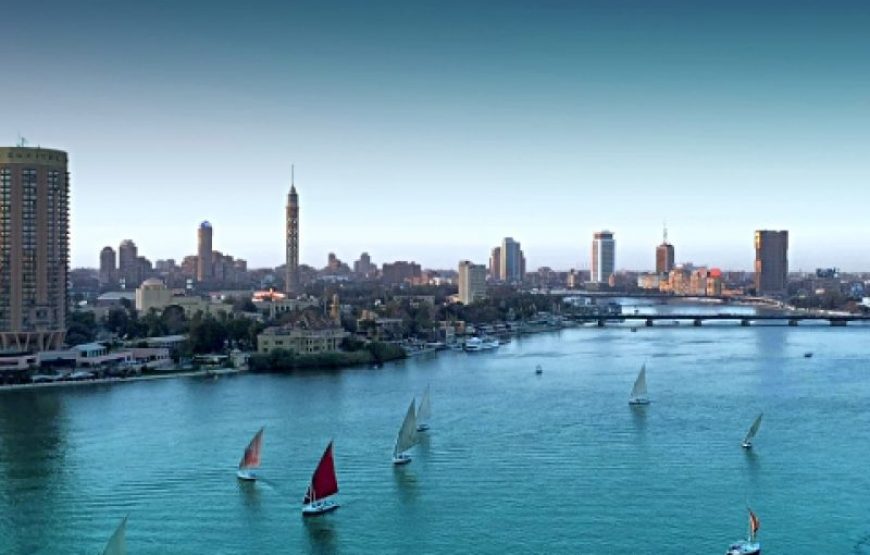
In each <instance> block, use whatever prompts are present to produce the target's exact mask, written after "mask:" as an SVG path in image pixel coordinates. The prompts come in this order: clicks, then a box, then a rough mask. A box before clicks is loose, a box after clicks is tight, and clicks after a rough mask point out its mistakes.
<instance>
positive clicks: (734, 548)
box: [725, 508, 761, 555]
mask: <svg viewBox="0 0 870 555" xmlns="http://www.w3.org/2000/svg"><path fill="white" fill-rule="evenodd" d="M747 510H748V511H749V537H748V538H746V539H745V540H740V541H739V542H735V543H732V544H731V547H729V548H728V551H726V552H725V555H761V544H760V543H758V542H757V541H756V540H755V536H756V535H757V534H758V528H759V527H760V526H761V522H760V521H759V520H758V517H757V516H755V513H753V512H752V509H749V508H747Z"/></svg>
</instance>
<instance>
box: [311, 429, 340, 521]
mask: <svg viewBox="0 0 870 555" xmlns="http://www.w3.org/2000/svg"><path fill="white" fill-rule="evenodd" d="M337 493H338V477H337V476H336V475H335V459H334V457H333V454H332V441H330V442H329V445H327V446H326V450H325V451H324V452H323V456H321V457H320V462H319V463H318V464H317V468H316V469H314V474H312V475H311V483H310V484H308V490H307V491H306V492H305V498H304V499H303V500H302V515H303V516H317V515H322V514H324V513H328V512H331V511H334V510H336V509H337V508H338V507H339V504H338V503H337V502H335V500H334V499H333V496H334V495H335V494H337Z"/></svg>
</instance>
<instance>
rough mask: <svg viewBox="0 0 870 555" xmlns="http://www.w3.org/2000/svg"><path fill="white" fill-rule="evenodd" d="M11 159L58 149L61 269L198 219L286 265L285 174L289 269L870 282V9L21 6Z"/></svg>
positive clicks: (7, 132) (829, 5) (171, 252)
mask: <svg viewBox="0 0 870 555" xmlns="http://www.w3.org/2000/svg"><path fill="white" fill-rule="evenodd" d="M0 26H2V32H0V51H2V52H3V53H4V56H3V63H2V75H3V77H2V79H0V144H4V145H12V144H14V143H15V142H16V141H17V138H18V136H19V134H20V135H21V136H24V137H26V138H27V140H28V141H29V142H30V143H31V144H34V145H35V144H39V145H41V146H43V147H51V148H59V149H63V150H66V151H67V152H69V154H70V160H71V161H70V171H71V174H72V187H71V226H72V227H71V241H72V264H73V266H96V265H97V263H98V253H99V250H100V249H101V248H102V247H103V246H105V245H112V246H114V247H115V248H117V245H118V244H120V242H121V241H122V240H123V239H133V240H134V241H135V242H136V243H137V245H138V246H139V251H140V254H142V255H145V256H147V257H148V258H150V259H151V260H152V261H153V260H157V259H162V258H174V259H176V260H180V259H181V258H183V256H185V255H187V254H193V253H195V249H196V228H197V226H198V224H199V223H200V222H201V221H203V220H208V221H210V222H211V223H212V225H213V226H214V245H215V249H217V250H220V251H222V252H224V253H227V254H231V255H233V256H236V257H239V258H244V259H247V260H248V262H249V266H250V267H262V266H274V265H278V264H281V263H283V256H284V247H283V241H284V204H285V202H286V195H287V192H288V189H289V185H290V165H291V164H295V167H296V172H295V175H296V187H297V189H298V191H299V195H300V204H301V211H300V212H301V214H300V220H301V230H300V237H301V241H300V242H301V261H302V262H303V263H307V264H311V265H314V266H317V267H322V266H324V265H325V264H326V258H327V253H329V252H334V253H335V254H336V255H338V256H339V257H340V258H341V259H343V260H345V261H347V262H352V261H353V260H354V259H356V258H357V257H358V256H359V254H360V253H361V252H362V251H367V252H369V253H370V254H371V256H372V258H373V260H374V261H375V262H377V263H382V262H385V261H391V260H408V259H412V260H416V261H418V262H420V263H422V264H423V265H424V267H435V268H445V267H455V265H456V263H457V261H458V260H460V259H471V260H474V261H477V262H480V263H485V262H486V261H487V258H488V256H489V250H490V248H491V247H493V246H495V245H497V244H498V243H499V242H500V241H501V238H502V237H505V236H511V237H514V238H515V239H517V240H519V241H520V242H521V243H522V246H523V249H524V251H525V254H526V257H527V259H528V267H529V268H530V269H533V268H537V267H539V266H544V265H546V266H551V267H553V268H556V269H568V268H578V269H588V268H589V266H590V262H589V258H590V250H591V239H592V233H593V232H594V231H596V230H601V229H609V230H611V231H613V232H614V233H615V236H616V241H617V267H618V268H620V269H637V270H645V269H651V268H652V267H654V263H655V259H654V249H655V245H656V244H658V243H659V242H661V236H662V226H663V223H664V222H665V221H666V222H667V226H668V230H669V238H670V240H671V242H672V243H674V245H675V247H676V259H677V261H678V262H694V263H695V264H708V265H711V266H718V267H722V268H729V269H750V268H751V266H752V260H753V232H754V230H755V229H788V230H789V231H790V243H791V249H790V261H791V269H793V270H797V269H803V270H811V269H813V268H815V267H823V266H824V267H827V266H836V267H840V268H842V269H844V270H870V256H868V253H870V248H868V238H870V224H868V223H867V210H868V207H870V32H868V29H870V4H868V3H867V2H838V1H825V2H822V1H818V2H807V1H801V0H793V1H789V2H779V1H770V2H764V1H754V2H744V1H740V0H738V1H728V2H716V1H684V2H671V1H667V2H665V1H655V0H639V1H622V0H602V1H583V0H577V1H560V0H542V1H538V2H517V1H511V0H503V1H499V2H485V1H478V0H465V1H458V2H453V1H446V0H445V1H440V2H426V1H414V2H407V1H405V0H401V1H394V2H387V1H375V0H373V1H366V2H358V1H348V2H333V1H328V0H318V1H312V2H294V1H282V2H258V1H252V2H245V3H240V2H232V3H223V2H219V1H209V2H196V1H185V2H175V1H160V0H157V1H148V2H135V3H134V2H109V1H101V0H88V1H79V2H69V1H60V2H41V1H39V0H36V1H32V2H15V3H12V4H11V5H9V6H6V7H4V8H3V18H2V24H0Z"/></svg>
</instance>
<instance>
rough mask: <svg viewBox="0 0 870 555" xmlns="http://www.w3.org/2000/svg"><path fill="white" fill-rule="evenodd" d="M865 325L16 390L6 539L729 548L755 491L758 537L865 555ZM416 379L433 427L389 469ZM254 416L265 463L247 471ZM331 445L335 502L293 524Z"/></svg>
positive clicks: (164, 546)
mask: <svg viewBox="0 0 870 555" xmlns="http://www.w3.org/2000/svg"><path fill="white" fill-rule="evenodd" d="M868 339H870V327H860V326H856V327H848V328H840V329H834V328H830V327H827V326H801V327H798V328H788V327H752V328H740V327H738V326H734V325H711V326H705V327H703V328H692V327H688V326H680V327H669V328H667V329H665V328H652V329H647V328H640V329H639V330H638V332H637V333H631V332H630V331H629V329H628V328H627V327H622V328H617V327H612V328H606V329H595V328H583V329H574V330H566V331H563V332H560V333H552V334H542V335H537V336H532V337H527V338H522V339H519V340H515V341H514V342H513V343H511V344H510V345H506V346H503V347H501V348H500V349H499V350H498V351H496V352H494V353H476V354H464V353H452V352H445V353H439V354H438V355H435V356H431V357H426V358H420V359H415V360H409V361H404V362H402V363H399V364H394V365H387V366H385V367H384V368H382V369H379V370H369V369H365V370H359V369H357V370H347V371H342V372H335V373H313V374H296V375H287V376H269V375H238V376H232V377H225V378H222V379H220V380H217V381H211V380H205V379H193V378H191V379H178V380H161V381H153V382H138V383H129V384H120V385H114V386H84V387H70V388H60V389H52V390H47V389H43V390H30V391H19V392H6V393H3V394H2V395H0V552H2V553H12V554H25V553H27V554H32V553H40V554H55V553H65V554H66V553H70V554H77V553H81V554H94V553H99V552H100V550H101V549H102V546H103V544H104V542H105V541H106V539H107V538H108V537H109V535H110V534H111V533H112V531H113V530H114V527H115V525H116V524H117V522H118V520H119V519H120V518H121V517H122V516H123V515H125V514H128V515H129V524H128V533H127V539H128V546H129V551H130V553H133V554H161V553H175V554H202V553H228V554H231V553H239V554H249V553H308V552H311V553H349V554H357V553H363V554H364V553H399V552H403V553H405V552H408V553H445V554H446V553H457V552H473V553H493V554H496V553H508V552H509V553H543V552H549V553H594V554H597V553H602V554H610V553H620V554H621V553H625V554H636V553H656V554H668V553H674V554H677V553H680V554H683V553H698V554H706V553H722V552H724V550H725V547H726V546H727V544H728V543H729V542H730V541H732V540H734V539H738V538H740V537H741V536H742V535H743V534H745V529H746V512H745V511H746V509H745V507H746V504H747V503H749V504H750V505H751V506H752V507H753V509H754V510H755V511H756V512H757V513H758V515H759V516H760V518H761V534H760V539H761V541H762V543H763V545H764V549H765V552H766V553H788V554H800V553H807V554H810V553H814V554H818V553H825V554H830V553H845V554H862V553H870V544H868V545H867V546H866V547H865V546H864V544H863V543H862V542H863V541H864V539H865V538H867V537H868V536H870V517H868V514H870V513H868V508H870V477H868V472H867V468H868V464H870V367H868V364H867V361H868V354H870V341H868ZM806 351H813V352H814V353H815V356H814V357H813V358H811V359H806V358H804V357H803V353H804V352H806ZM645 360H646V361H647V367H648V382H649V387H650V395H651V397H652V399H653V404H652V405H651V406H649V407H645V408H641V409H632V408H630V407H629V406H628V405H627V403H626V401H627V396H628V392H629V390H630V389H631V385H632V382H633V380H634V378H635V376H636V374H637V371H638V368H639V367H640V365H641V363H643V362H644V361H645ZM537 364H541V365H542V366H543V368H544V374H543V375H542V376H536V375H535V374H534V368H535V366H536V365H537ZM427 384H431V387H432V399H433V422H432V430H431V431H430V432H429V433H428V434H427V435H426V436H425V439H424V441H423V442H422V444H421V445H420V446H419V447H417V448H415V459H414V461H413V462H412V463H411V464H410V465H408V466H406V467H402V468H398V469H397V468H394V467H393V466H392V465H391V464H390V455H391V449H392V443H393V441H394V438H395V434H396V432H397V430H398V427H399V425H400V422H401V419H402V417H403V414H404V411H405V409H406V407H407V403H408V401H409V400H410V398H411V397H412V396H414V395H418V396H419V395H420V393H421V392H422V391H423V389H424V388H425V387H426V385H427ZM761 410H763V411H764V413H765V417H764V422H763V424H762V426H761V431H760V432H759V434H758V437H757V440H756V446H755V449H754V450H753V451H751V452H745V451H744V450H743V449H741V447H740V441H741V439H742V437H743V434H744V433H745V431H746V429H747V427H748V426H749V425H750V423H751V422H752V419H753V418H754V417H755V415H756V414H757V413H758V412H759V411H761ZM263 425H264V426H265V427H266V432H265V445H264V452H263V467H262V471H261V474H262V476H263V479H262V480H261V481H259V482H257V483H256V484H253V485H251V484H242V483H239V482H238V481H237V480H236V478H235V475H234V471H235V465H236V464H237V462H238V460H239V458H240V456H241V454H242V450H243V449H244V447H245V445H246V443H247V442H248V440H249V439H250V437H251V436H252V435H253V433H254V432H256V430H257V429H258V428H259V427H260V426H263ZM331 438H334V439H335V456H336V465H337V468H338V473H339V484H340V487H341V494H340V499H341V502H342V508H341V509H339V510H338V511H337V512H335V513H333V514H331V515H329V516H326V517H323V518H319V519H312V520H303V519H302V517H301V516H300V512H299V509H300V504H301V499H302V496H303V494H304V491H305V488H306V486H307V482H308V479H309V477H310V475H311V472H312V471H313V469H314V466H315V464H316V462H317V460H318V459H319V457H320V455H321V453H322V451H323V449H324V447H325V445H326V443H327V442H328V441H329V440H330V439H331Z"/></svg>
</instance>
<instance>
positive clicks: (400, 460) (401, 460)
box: [393, 453, 411, 466]
mask: <svg viewBox="0 0 870 555" xmlns="http://www.w3.org/2000/svg"><path fill="white" fill-rule="evenodd" d="M409 462H411V455H406V454H405V453H401V454H399V455H395V456H394V457H393V464H394V465H396V466H402V465H403V464H408V463H409Z"/></svg>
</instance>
